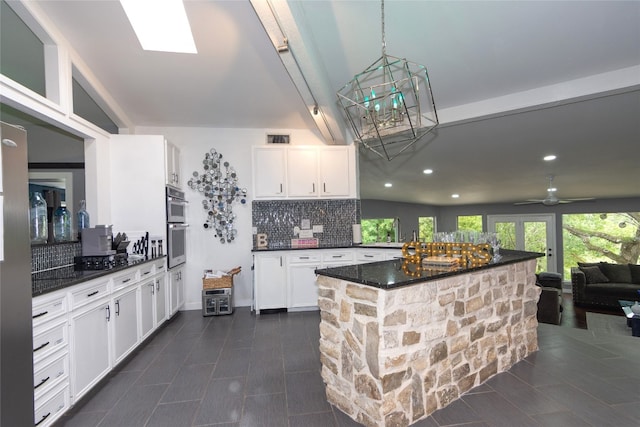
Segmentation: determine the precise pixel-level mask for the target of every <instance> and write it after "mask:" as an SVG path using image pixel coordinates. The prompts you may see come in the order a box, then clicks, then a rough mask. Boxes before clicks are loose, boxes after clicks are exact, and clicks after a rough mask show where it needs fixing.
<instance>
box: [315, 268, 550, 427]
mask: <svg viewBox="0 0 640 427" xmlns="http://www.w3.org/2000/svg"><path fill="white" fill-rule="evenodd" d="M535 265H536V261H535V260H531V261H524V262H521V263H517V264H510V265H505V266H501V267H496V268H491V269H487V270H480V271H477V272H473V273H468V274H462V275H460V276H453V277H449V278H445V279H442V280H436V281H430V282H424V283H420V284H416V285H411V286H406V287H402V288H397V289H392V290H383V289H378V288H375V287H371V286H364V285H359V284H355V283H351V282H346V281H343V280H339V279H334V278H330V277H326V276H319V277H318V285H319V293H320V298H319V305H320V310H321V322H320V354H321V356H320V358H321V362H322V377H323V380H324V382H325V384H326V392H327V399H328V401H329V402H330V403H331V404H333V405H335V406H336V407H338V408H339V409H340V410H342V411H343V412H345V413H346V414H347V415H349V416H350V417H351V418H353V419H354V420H356V421H358V422H360V423H361V424H364V425H366V426H406V425H409V424H411V423H413V422H416V421H418V420H420V419H422V418H426V417H427V416H428V415H429V414H431V413H432V412H434V411H435V410H437V409H440V408H443V407H445V406H447V405H448V404H449V403H451V402H452V401H454V400H456V399H458V398H459V397H460V396H461V395H462V394H463V393H465V392H467V391H468V390H470V389H471V388H473V387H475V386H477V385H479V384H481V383H483V382H484V381H486V380H487V379H488V378H490V377H492V376H493V375H496V374H497V373H499V372H503V371H506V370H508V369H509V368H510V367H511V366H512V365H513V364H514V363H516V362H518V361H520V360H522V359H523V358H525V357H526V356H527V355H528V354H530V353H531V352H533V351H536V350H537V349H538V336H537V325H538V321H537V319H536V312H537V301H538V296H539V293H540V289H539V288H538V287H537V286H535V274H534V273H535Z"/></svg>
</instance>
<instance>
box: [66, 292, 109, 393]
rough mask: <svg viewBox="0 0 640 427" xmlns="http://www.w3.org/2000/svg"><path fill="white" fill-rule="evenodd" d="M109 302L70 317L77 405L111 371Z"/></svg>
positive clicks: (101, 302)
mask: <svg viewBox="0 0 640 427" xmlns="http://www.w3.org/2000/svg"><path fill="white" fill-rule="evenodd" d="M112 317H113V313H112V312H111V306H110V302H109V300H108V299H102V300H99V301H96V302H95V303H94V304H90V305H87V306H85V307H82V308H81V309H80V310H78V311H77V312H72V314H71V351H70V357H71V360H72V361H73V363H72V365H71V397H72V399H73V401H77V400H78V399H79V398H80V397H81V396H82V395H84V394H85V393H86V392H87V391H88V390H89V389H90V388H91V387H93V386H94V385H95V384H96V383H97V382H98V381H99V380H100V379H101V378H102V377H104V376H105V375H106V374H107V373H108V372H109V371H110V370H111V361H110V357H109V355H110V354H111V352H110V340H109V322H110V321H111V320H112Z"/></svg>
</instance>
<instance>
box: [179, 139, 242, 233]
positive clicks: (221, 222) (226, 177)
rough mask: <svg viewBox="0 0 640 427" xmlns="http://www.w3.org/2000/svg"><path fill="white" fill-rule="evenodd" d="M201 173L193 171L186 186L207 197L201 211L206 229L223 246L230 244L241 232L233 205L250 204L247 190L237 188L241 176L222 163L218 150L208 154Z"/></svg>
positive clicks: (203, 161) (203, 201) (227, 164)
mask: <svg viewBox="0 0 640 427" xmlns="http://www.w3.org/2000/svg"><path fill="white" fill-rule="evenodd" d="M202 169H203V171H202V172H198V171H194V172H193V174H192V177H191V178H190V179H189V181H188V182H187V185H188V186H189V188H191V189H192V190H195V191H198V192H200V193H202V194H203V195H204V197H205V198H204V200H202V207H203V209H204V210H205V211H206V213H207V216H206V219H205V222H204V224H203V227H204V228H205V229H207V230H213V231H214V232H215V233H216V234H215V236H216V237H218V238H219V239H220V243H225V242H226V243H231V242H232V241H234V240H235V238H236V235H237V234H238V230H236V228H235V224H236V215H235V214H234V213H233V204H234V203H240V204H243V205H244V204H246V203H247V189H246V188H240V187H238V175H237V174H236V171H235V169H234V168H233V167H231V166H230V165H229V162H226V161H224V162H223V161H222V154H220V153H218V152H217V151H216V150H215V149H213V148H212V149H211V150H209V152H207V153H205V155H204V159H203V160H202Z"/></svg>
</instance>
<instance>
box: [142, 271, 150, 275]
mask: <svg viewBox="0 0 640 427" xmlns="http://www.w3.org/2000/svg"><path fill="white" fill-rule="evenodd" d="M149 273H151V271H145V272H144V273H142V275H143V276H146V275H147V274H149Z"/></svg>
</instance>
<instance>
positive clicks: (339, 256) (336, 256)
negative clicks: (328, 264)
mask: <svg viewBox="0 0 640 427" xmlns="http://www.w3.org/2000/svg"><path fill="white" fill-rule="evenodd" d="M343 256H344V255H334V256H333V257H332V258H342V257H343Z"/></svg>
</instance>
